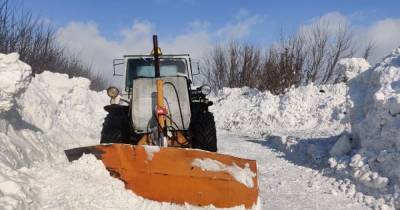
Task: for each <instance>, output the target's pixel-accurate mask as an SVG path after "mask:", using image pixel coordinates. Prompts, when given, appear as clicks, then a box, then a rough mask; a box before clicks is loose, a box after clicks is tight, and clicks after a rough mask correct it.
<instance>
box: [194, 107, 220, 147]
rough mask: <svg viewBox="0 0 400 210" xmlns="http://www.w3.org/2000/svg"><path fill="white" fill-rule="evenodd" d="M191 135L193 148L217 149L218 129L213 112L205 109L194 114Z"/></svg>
mask: <svg viewBox="0 0 400 210" xmlns="http://www.w3.org/2000/svg"><path fill="white" fill-rule="evenodd" d="M190 135H191V140H192V147H193V148H196V149H202V150H207V151H210V152H216V151H217V131H216V128H215V121H214V115H213V114H212V113H211V112H209V111H206V110H204V111H200V112H198V113H196V114H195V115H194V116H192V120H191V122H190Z"/></svg>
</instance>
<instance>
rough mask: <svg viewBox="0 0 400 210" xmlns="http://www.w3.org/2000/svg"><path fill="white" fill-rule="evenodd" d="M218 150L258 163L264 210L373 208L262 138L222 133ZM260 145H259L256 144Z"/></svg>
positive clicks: (220, 133)
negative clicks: (360, 202)
mask: <svg viewBox="0 0 400 210" xmlns="http://www.w3.org/2000/svg"><path fill="white" fill-rule="evenodd" d="M218 135H219V138H218V140H219V145H218V146H219V151H220V152H221V153H226V154H231V155H236V156H239V157H245V158H249V159H255V160H257V164H258V170H259V178H260V191H261V192H260V193H261V201H262V207H261V209H271V210H272V209H274V210H275V209H318V210H319V209H342V210H344V209H351V210H358V209H370V208H368V207H367V206H365V205H363V204H359V203H356V202H355V201H354V200H353V199H351V198H348V197H347V196H346V194H345V193H344V192H342V191H341V190H339V183H338V182H337V181H336V179H334V178H330V177H326V176H323V175H321V173H319V172H318V171H317V170H314V169H311V168H307V167H303V166H299V165H295V164H294V163H292V162H290V161H288V160H286V159H285V156H284V154H282V153H281V152H278V151H275V150H273V149H272V148H269V147H267V146H265V144H263V142H264V140H262V139H253V138H245V137H238V136H235V135H232V134H229V133H228V132H225V131H221V130H220V131H219V133H218ZM257 142H258V143H257Z"/></svg>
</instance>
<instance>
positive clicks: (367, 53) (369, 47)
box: [362, 42, 375, 60]
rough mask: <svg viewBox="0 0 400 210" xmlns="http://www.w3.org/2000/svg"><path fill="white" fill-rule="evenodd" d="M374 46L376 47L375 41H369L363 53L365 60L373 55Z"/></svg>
mask: <svg viewBox="0 0 400 210" xmlns="http://www.w3.org/2000/svg"><path fill="white" fill-rule="evenodd" d="M374 48H375V44H374V43H373V42H369V43H368V45H367V47H366V48H365V50H364V52H363V54H362V57H363V58H364V59H365V60H368V58H369V57H370V56H371V54H372V52H373V50H374Z"/></svg>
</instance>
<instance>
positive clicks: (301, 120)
mask: <svg viewBox="0 0 400 210" xmlns="http://www.w3.org/2000/svg"><path fill="white" fill-rule="evenodd" d="M346 91H347V88H346V85H345V84H338V85H324V86H315V85H308V86H302V87H298V88H295V89H291V90H290V91H289V92H287V93H286V94H284V95H279V96H276V95H273V94H271V93H270V92H268V91H265V92H260V91H258V90H256V89H250V88H224V89H223V90H222V91H220V93H219V94H218V96H217V97H216V98H215V99H213V100H214V101H215V105H214V106H211V110H212V111H213V112H214V116H215V119H216V125H217V127H219V128H222V129H226V130H229V131H233V132H234V133H238V134H241V135H246V136H253V137H261V136H265V135H270V134H285V135H286V134H289V135H293V133H296V132H301V131H310V130H318V131H320V132H324V131H325V132H327V134H331V135H332V134H338V133H340V132H342V131H343V130H344V128H345V123H344V121H343V120H344V119H345V108H346V106H345V105H346V103H345V102H346ZM332 132H333V133H332Z"/></svg>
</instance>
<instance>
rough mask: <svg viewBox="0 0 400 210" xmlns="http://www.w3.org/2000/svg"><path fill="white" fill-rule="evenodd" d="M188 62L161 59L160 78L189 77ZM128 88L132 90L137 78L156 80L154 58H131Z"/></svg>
mask: <svg viewBox="0 0 400 210" xmlns="http://www.w3.org/2000/svg"><path fill="white" fill-rule="evenodd" d="M186 70H187V66H186V60H185V59H183V58H160V76H177V75H180V76H187V72H186ZM126 73H127V77H126V87H127V88H128V87H129V88H131V87H132V82H133V80H135V79H137V78H143V77H146V78H154V77H155V69H154V59H153V58H131V59H128V62H127V72H126Z"/></svg>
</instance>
